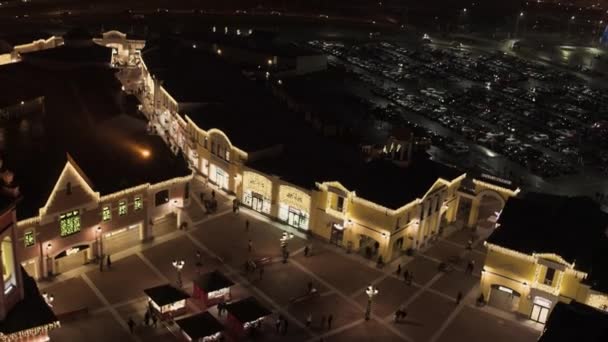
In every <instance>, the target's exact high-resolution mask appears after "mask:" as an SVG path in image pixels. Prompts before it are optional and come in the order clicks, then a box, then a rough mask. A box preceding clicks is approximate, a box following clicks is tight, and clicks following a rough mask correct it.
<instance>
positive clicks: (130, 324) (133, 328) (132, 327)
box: [127, 317, 135, 334]
mask: <svg viewBox="0 0 608 342" xmlns="http://www.w3.org/2000/svg"><path fill="white" fill-rule="evenodd" d="M127 325H128V326H129V331H130V332H131V334H132V333H133V330H135V321H134V320H133V318H131V317H129V320H127Z"/></svg>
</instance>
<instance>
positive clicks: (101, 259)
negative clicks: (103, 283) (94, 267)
mask: <svg viewBox="0 0 608 342" xmlns="http://www.w3.org/2000/svg"><path fill="white" fill-rule="evenodd" d="M104 261H105V264H106V267H107V268H108V269H111V268H112V259H111V258H110V254H108V255H106V256H105V257H104V256H103V255H102V256H101V258H100V260H99V272H103V265H104Z"/></svg>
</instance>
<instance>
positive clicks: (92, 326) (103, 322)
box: [50, 312, 131, 342]
mask: <svg viewBox="0 0 608 342" xmlns="http://www.w3.org/2000/svg"><path fill="white" fill-rule="evenodd" d="M50 337H51V340H52V341H86V342H108V341H115V342H118V341H121V342H122V341H131V338H130V337H129V333H128V332H127V331H126V330H125V329H123V328H122V327H121V326H120V325H119V324H118V322H117V321H116V319H114V317H112V314H110V313H109V312H104V313H101V314H97V315H94V316H87V317H84V318H81V319H79V320H77V321H71V322H61V328H59V329H55V330H52V331H51V333H50Z"/></svg>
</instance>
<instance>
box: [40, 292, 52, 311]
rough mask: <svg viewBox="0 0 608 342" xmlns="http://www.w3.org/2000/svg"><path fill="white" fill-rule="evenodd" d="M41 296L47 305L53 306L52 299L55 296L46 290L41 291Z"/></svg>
mask: <svg viewBox="0 0 608 342" xmlns="http://www.w3.org/2000/svg"><path fill="white" fill-rule="evenodd" d="M42 298H44V301H45V302H46V305H48V306H49V308H52V307H53V301H54V300H55V296H53V295H52V294H49V293H47V292H43V293H42Z"/></svg>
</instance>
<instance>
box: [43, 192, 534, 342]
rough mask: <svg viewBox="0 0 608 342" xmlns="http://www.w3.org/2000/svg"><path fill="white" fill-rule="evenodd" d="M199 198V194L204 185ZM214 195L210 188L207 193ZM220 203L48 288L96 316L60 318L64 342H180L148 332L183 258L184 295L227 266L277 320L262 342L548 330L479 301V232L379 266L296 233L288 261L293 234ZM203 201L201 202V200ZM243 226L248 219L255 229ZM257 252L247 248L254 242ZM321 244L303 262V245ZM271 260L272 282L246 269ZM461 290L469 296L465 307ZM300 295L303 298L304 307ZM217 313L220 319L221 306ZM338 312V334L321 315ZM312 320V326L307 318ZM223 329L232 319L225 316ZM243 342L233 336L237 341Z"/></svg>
mask: <svg viewBox="0 0 608 342" xmlns="http://www.w3.org/2000/svg"><path fill="white" fill-rule="evenodd" d="M195 189H196V190H195V191H201V190H202V189H203V187H202V186H201V185H200V184H199V186H198V187H195ZM208 191H209V190H207V192H208ZM216 194H217V195H216V196H217V197H218V200H219V202H220V206H219V208H220V209H219V210H218V212H217V213H215V214H206V213H204V212H203V209H202V207H201V205H200V202H199V201H198V199H196V200H195V201H192V203H191V205H190V207H188V208H185V209H184V214H185V215H187V216H188V217H189V218H190V219H191V221H192V222H193V225H192V226H191V227H188V229H187V230H178V229H174V231H172V232H170V233H167V234H165V235H163V236H161V237H159V238H156V239H155V240H154V241H152V242H147V243H143V244H141V245H138V246H135V247H131V248H129V249H127V250H125V251H122V252H120V253H116V254H115V255H114V256H113V261H114V262H113V264H112V268H111V269H109V270H107V269H104V271H103V272H100V271H99V269H98V267H96V266H95V265H85V266H83V267H80V268H78V269H76V270H73V271H70V272H66V274H63V275H61V276H59V277H57V278H56V279H55V280H53V281H50V282H48V281H41V282H40V283H39V286H40V287H41V289H42V290H43V291H47V292H49V293H51V294H53V295H54V296H55V302H54V303H53V310H54V311H55V312H56V313H57V314H59V315H62V314H64V313H68V312H74V311H78V310H82V309H87V310H88V314H83V315H80V316H76V317H74V318H72V319H69V320H64V321H62V328H61V329H57V330H55V331H53V332H51V338H52V339H53V340H57V341H85V340H86V341H90V342H94V341H180V338H181V337H180V335H179V331H178V329H177V327H176V325H175V324H173V323H171V322H168V323H163V324H159V325H158V326H157V327H156V328H152V327H147V326H145V325H143V323H142V322H143V314H144V312H145V308H146V299H145V297H144V293H143V290H144V289H145V288H148V287H152V286H156V285H160V284H165V283H172V284H175V283H176V279H177V274H176V271H175V269H174V268H173V267H172V265H171V261H172V260H174V259H182V260H184V261H185V262H186V265H185V267H184V269H183V270H182V278H183V282H184V289H185V290H186V291H187V292H189V293H191V292H192V279H193V278H194V277H195V276H196V274H197V272H202V273H204V272H208V271H211V270H214V269H219V270H221V271H222V272H224V273H225V274H226V275H227V276H228V277H229V278H230V279H232V280H233V281H234V282H235V283H237V285H236V286H235V287H233V289H232V297H233V299H234V300H238V299H241V298H245V297H248V296H254V297H256V298H257V299H258V300H260V302H262V303H263V304H264V305H266V306H268V307H269V308H270V309H271V310H272V311H273V312H274V314H273V316H272V317H271V318H270V319H268V320H267V321H266V322H265V323H264V327H263V329H262V330H263V332H262V334H261V335H259V336H256V337H255V338H252V339H251V340H256V341H302V342H313V341H315V342H316V341H319V340H320V339H321V338H323V340H324V341H416V342H417V341H422V342H427V341H428V342H437V341H438V342H449V341H467V342H469V341H471V342H475V341H480V342H481V341H494V342H501V341H514V340H515V341H522V342H527V341H529V342H532V341H535V340H536V339H537V338H538V335H539V326H534V325H532V324H530V323H528V321H523V322H522V321H519V320H517V319H516V318H515V317H514V316H513V315H512V314H510V313H506V312H500V311H498V310H496V309H493V308H478V307H476V306H475V305H474V302H475V299H476V297H477V296H478V294H479V292H478V291H479V290H478V283H479V269H480V268H481V264H482V263H483V257H484V251H483V248H482V247H479V246H480V245H481V242H482V241H478V242H477V245H476V246H475V248H474V249H473V250H472V251H469V250H466V249H465V247H464V246H465V245H466V242H467V241H468V240H469V238H470V237H471V234H470V232H469V231H466V230H456V231H455V232H454V233H453V234H452V235H450V236H449V237H448V238H445V239H444V238H441V239H439V240H438V241H437V242H436V243H435V244H433V245H431V246H429V247H427V248H426V250H424V251H423V252H421V253H419V254H417V255H415V256H414V257H410V256H405V255H404V256H403V257H401V258H399V259H398V260H395V261H393V262H391V263H390V264H387V265H386V266H385V267H384V268H383V269H378V268H377V267H376V266H375V263H374V262H373V261H371V260H367V259H365V258H363V257H362V256H361V255H359V254H356V253H352V254H348V253H346V251H345V250H343V249H340V248H338V247H336V246H333V245H329V244H327V243H324V242H321V241H319V240H316V239H310V240H308V241H307V240H305V239H304V238H302V237H303V235H302V234H297V236H294V238H293V239H291V240H290V241H289V247H288V248H289V250H290V252H291V256H290V259H289V261H288V263H283V262H282V261H281V258H280V252H281V249H280V244H279V239H280V237H281V236H282V234H283V231H284V230H282V229H285V230H287V231H293V230H291V228H287V227H284V226H283V225H282V224H280V223H277V222H274V221H271V220H269V219H267V218H265V217H262V216H261V215H259V214H257V213H252V212H251V211H249V210H247V209H244V208H243V209H241V212H240V213H239V214H234V213H232V211H231V209H230V207H231V198H229V197H227V196H225V195H223V194H221V192H220V191H218V190H216ZM194 198H196V196H194ZM245 220H249V221H250V226H249V230H248V231H246V229H245ZM249 240H251V241H252V246H253V248H252V251H251V252H250V251H248V241H249ZM305 245H309V246H312V248H311V254H312V255H311V256H308V257H305V256H304V254H303V252H302V251H303V247H304V246H305ZM196 251H200V252H201V253H202V260H203V265H202V267H200V269H197V267H196V266H195V263H196V257H195V255H196ZM261 257H270V258H271V260H272V261H271V263H269V264H267V265H265V266H264V270H265V271H264V274H263V276H262V277H261V278H260V274H259V272H254V273H247V272H246V271H245V268H244V264H245V262H246V261H247V260H250V259H257V258H261ZM471 259H474V260H476V270H475V272H474V274H473V275H468V274H465V273H464V267H465V266H466V263H467V262H468V260H471ZM447 260H452V261H454V262H455V269H454V270H453V271H451V272H448V273H441V272H438V270H437V267H438V264H439V262H442V261H447ZM398 264H401V266H402V269H403V270H406V269H407V270H408V271H409V272H412V273H413V274H414V281H413V283H412V284H410V285H408V284H406V282H404V281H403V279H402V277H401V276H400V275H397V274H396V273H395V270H396V268H397V265H398ZM309 282H312V283H313V287H314V288H315V289H317V291H318V292H317V293H318V294H319V295H318V296H311V297H307V298H302V296H303V295H304V294H305V293H306V291H307V284H308V283H309ZM368 284H374V286H377V288H378V289H379V294H378V295H377V296H376V297H375V298H374V300H373V304H372V318H371V319H370V320H369V321H366V320H364V319H363V318H364V311H365V307H366V305H367V295H366V294H365V293H364V290H365V288H366V287H367V285H368ZM458 292H461V293H462V294H463V295H464V299H463V300H462V302H461V303H460V304H459V305H456V299H455V298H456V296H457V294H458ZM297 298H300V299H299V300H296V299H297ZM187 307H188V314H187V315H189V314H192V313H195V312H198V311H201V310H205V309H206V308H204V305H203V304H202V303H201V302H200V301H199V300H196V299H189V300H188V303H187ZM399 308H405V309H406V310H407V312H408V315H407V317H406V318H405V319H404V320H402V321H401V322H399V323H395V322H394V313H395V310H397V309H399ZM208 310H209V312H211V313H212V314H213V315H215V316H216V317H218V316H217V310H216V308H215V307H212V308H209V309H208ZM279 313H280V314H282V315H283V316H285V317H287V319H288V320H289V321H290V324H289V330H288V332H287V334H286V335H284V336H283V335H279V334H277V333H276V332H275V328H274V320H275V318H276V315H277V314H279ZM330 314H331V315H333V324H332V327H331V329H328V327H327V324H323V322H322V317H323V316H325V317H327V316H328V315H330ZM308 315H311V316H312V324H311V325H310V327H306V326H305V321H306V317H307V316H308ZM129 318H133V319H134V320H135V322H136V323H137V326H136V328H135V331H134V334H130V333H129V329H128V326H127V324H126V322H127V320H128V319H129ZM218 319H219V320H220V321H222V322H224V320H225V316H224V317H218ZM232 340H235V339H232Z"/></svg>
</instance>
